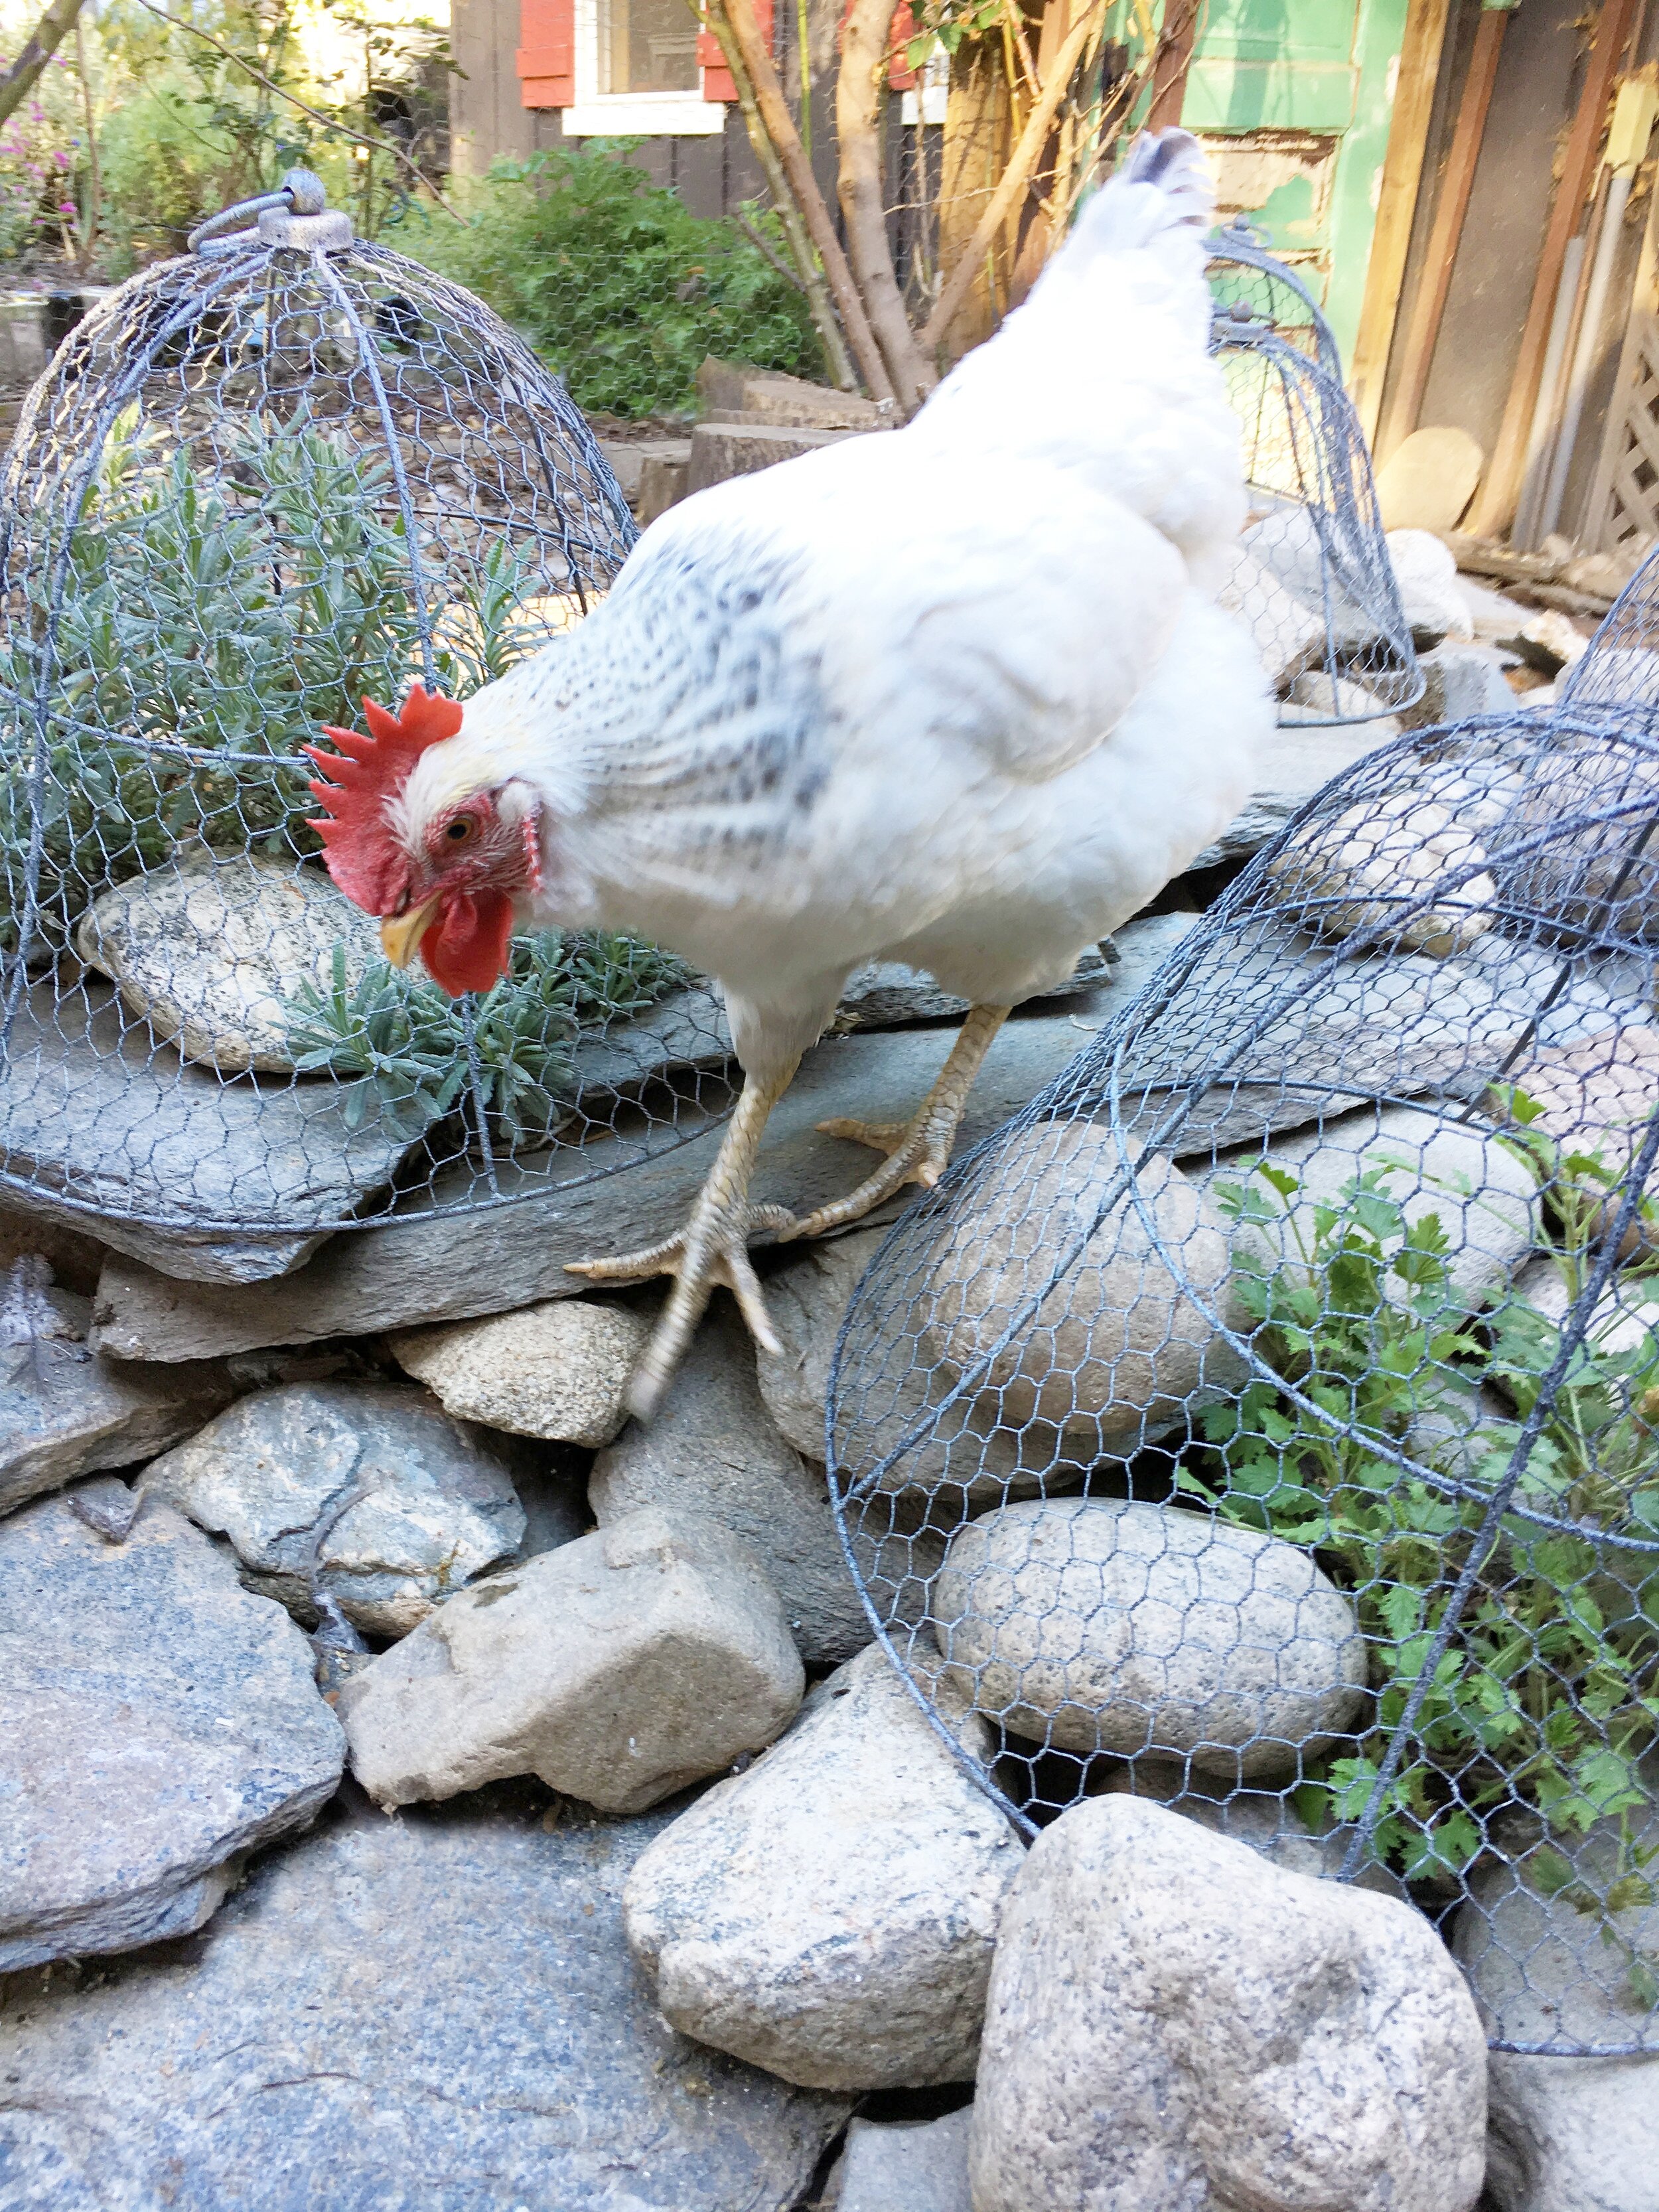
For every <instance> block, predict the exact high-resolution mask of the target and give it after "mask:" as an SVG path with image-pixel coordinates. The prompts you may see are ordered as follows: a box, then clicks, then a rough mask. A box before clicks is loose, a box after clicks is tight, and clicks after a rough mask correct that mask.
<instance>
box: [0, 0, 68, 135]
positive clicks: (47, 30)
mask: <svg viewBox="0 0 1659 2212" xmlns="http://www.w3.org/2000/svg"><path fill="white" fill-rule="evenodd" d="M81 6H82V0H52V5H51V6H50V7H49V8H48V9H46V14H45V15H42V17H41V18H40V21H39V22H38V23H37V24H36V25H35V27H34V28H33V31H32V32H31V33H30V34H29V36H28V37H27V39H25V40H24V41H23V46H22V51H21V53H19V55H18V57H17V58H16V60H15V62H14V63H13V64H12V65H11V67H10V68H9V70H7V71H6V73H5V75H4V76H0V123H3V122H4V121H5V119H6V118H7V117H8V116H9V115H12V114H15V112H16V111H17V109H18V108H19V107H21V106H22V104H23V102H24V101H25V100H27V98H28V96H29V94H30V93H31V92H33V89H34V87H35V85H36V83H37V82H38V81H39V79H40V72H41V70H43V69H45V67H46V64H47V63H48V62H49V61H50V60H51V59H52V56H53V55H54V54H55V53H56V52H57V51H58V47H59V46H62V45H63V43H64V40H65V39H66V38H67V37H68V36H69V33H70V30H71V29H72V28H73V27H74V23H75V19H76V16H77V15H79V14H80V12H81Z"/></svg>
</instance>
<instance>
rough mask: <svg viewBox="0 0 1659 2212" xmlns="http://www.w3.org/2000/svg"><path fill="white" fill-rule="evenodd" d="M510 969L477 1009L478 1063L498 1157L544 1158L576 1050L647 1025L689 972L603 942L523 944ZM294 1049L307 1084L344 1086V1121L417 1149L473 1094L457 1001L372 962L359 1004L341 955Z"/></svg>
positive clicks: (626, 941)
mask: <svg viewBox="0 0 1659 2212" xmlns="http://www.w3.org/2000/svg"><path fill="white" fill-rule="evenodd" d="M512 960H513V964H512V968H511V970H510V972H509V973H508V974H507V975H504V976H503V977H502V979H501V981H500V982H499V983H497V984H496V985H495V987H494V988H493V989H492V990H490V991H488V992H486V993H485V994H484V995H483V998H481V999H480V1000H478V1001H477V1007H476V1009H475V1013H474V1022H473V1036H472V1042H473V1049H474V1052H475V1053H476V1055H477V1065H478V1072H479V1075H480V1077H481V1084H480V1088H481V1090H482V1091H483V1098H484V1103H485V1111H486V1112H487V1113H488V1114H489V1119H490V1138H491V1141H492V1143H493V1144H495V1145H497V1146H501V1147H502V1148H503V1149H505V1150H507V1151H517V1150H520V1149H522V1148H524V1147H526V1146H534V1145H538V1144H544V1143H546V1142H547V1140H548V1139H550V1137H552V1136H553V1135H554V1133H556V1130H557V1128H558V1126H559V1124H560V1122H561V1121H562V1120H563V1118H564V1115H565V1113H566V1111H567V1109H568V1105H569V1103H570V1100H571V1098H572V1097H573V1095H574V1087H575V1085H574V1073H575V1068H574V1060H573V1058H572V1048H573V1047H574V1043H575V1041H576V1038H577V1036H578V1035H579V1033H580V1030H582V1029H584V1028H591V1027H593V1026H595V1025H598V1024H603V1023H605V1021H608V1020H611V1019H612V1018H616V1017H617V1016H619V1015H622V1016H625V1015H628V1014H633V1013H641V1012H644V1010H645V1009H646V1008H647V1006H653V1005H654V1003H655V1002H656V1000H659V998H661V997H662V995H663V994H664V993H665V991H669V990H671V989H672V988H673V987H675V986H676V985H677V984H678V983H681V982H684V981H685V979H686V976H687V974H688V970H687V969H686V968H685V966H684V963H683V962H681V961H679V960H678V959H676V958H675V957H674V956H673V955H672V954H671V953H667V952H660V951H658V950H657V949H656V948H655V947H654V946H653V945H641V944H638V943H636V942H635V940H634V939H632V938H627V937H616V936H612V935H611V934H610V933H608V932H605V931H597V930H596V931H591V932H584V933H580V934H575V935H571V936H568V937H567V936H562V935H561V934H559V933H549V934H547V935H545V936H543V937H532V938H517V939H514V940H513V955H512ZM289 1046H290V1048H291V1049H292V1050H293V1052H294V1054H295V1066H297V1067H298V1068H299V1069H300V1070H301V1073H320V1072H323V1071H326V1072H327V1073H330V1074H332V1075H335V1076H338V1077H342V1078H343V1079H345V1080H346V1082H347V1085H348V1090H347V1094H346V1100H345V1119H346V1126H347V1127H348V1128H357V1127H361V1126H362V1123H363V1122H364V1121H368V1119H369V1118H370V1117H371V1116H374V1117H376V1118H380V1119H384V1120H385V1121H386V1122H387V1123H388V1124H389V1125H390V1126H392V1127H394V1128H397V1127H403V1128H404V1129H406V1131H407V1133H410V1134H411V1135H414V1134H418V1133H420V1131H422V1130H423V1129H425V1128H426V1127H428V1125H429V1124H430V1123H431V1122H432V1121H434V1120H435V1119H436V1118H438V1117H440V1116H441V1115H446V1114H448V1113H451V1112H453V1110H454V1109H456V1108H457V1107H458V1106H459V1103H460V1102H461V1098H462V1095H463V1093H464V1092H465V1090H466V1088H467V1085H468V1080H469V1073H470V1063H469V1059H468V1054H467V1040H466V1030H465V1024H464V1019H463V1016H462V1012H461V1009H460V1008H459V1006H458V1005H457V1004H456V1002H455V1000H453V999H452V998H450V997H449V996H448V995H447V994H446V993H445V992H443V991H441V990H440V989H439V987H438V986H437V985H436V984H435V983H431V982H428V981H427V980H426V979H425V978H424V977H423V976H420V975H412V974H411V975H399V974H398V971H397V970H396V969H394V968H392V966H391V965H390V963H387V962H386V961H377V962H376V963H374V966H373V967H372V968H371V969H369V970H368V974H367V975H364V977H363V979H362V981H361V982H360V983H359V984H358V985H357V987H356V989H355V990H354V989H353V988H352V987H350V985H349V981H348V980H347V975H346V966H345V951H344V948H343V946H340V945H337V946H336V947H335V950H334V975H333V979H332V985H331V988H330V989H329V990H328V991H326V992H322V991H319V990H318V989H317V988H316V987H315V986H314V985H312V984H306V985H304V986H302V987H301V991H300V992H299V994H298V995H297V996H296V997H295V999H294V1000H292V1001H291V1002H290V1006H289Z"/></svg>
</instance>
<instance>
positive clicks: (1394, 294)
mask: <svg viewBox="0 0 1659 2212" xmlns="http://www.w3.org/2000/svg"><path fill="white" fill-rule="evenodd" d="M1449 12H1450V0H1411V6H1410V8H1409V9H1408V10H1407V16H1406V35H1405V39H1404V41H1403V43H1402V44H1401V49H1400V74H1399V76H1398V79H1397V81H1396V82H1395V95H1394V114H1393V118H1392V119H1391V120H1390V122H1389V145H1388V151H1387V153H1386V154H1385V155H1383V184H1382V188H1381V191H1380V192H1379V195H1378V197H1377V204H1376V227H1375V228H1374V229H1373V230H1372V233H1371V252H1370V261H1369V263H1368V264H1367V266H1366V270H1365V292H1364V300H1363V301H1362V303H1361V306H1360V310H1359V328H1358V333H1357V335H1356V337H1355V339H1354V347H1353V356H1352V368H1351V369H1350V372H1349V376H1348V389H1349V391H1350V392H1351V393H1352V397H1353V404H1354V405H1355V407H1356V408H1357V409H1358V411H1359V419H1360V422H1361V424H1362V425H1363V426H1364V432H1365V435H1366V436H1367V438H1370V436H1372V435H1374V433H1375V431H1376V419H1377V416H1378V413H1379V411H1380V410H1381V408H1382V404H1383V378H1384V376H1385V375H1386V374H1387V373H1388V366H1389V351H1390V349H1391V348H1392V345H1393V343H1394V325H1395V316H1396V315H1397V314H1398V313H1399V310H1400V291H1401V284H1402V283H1403V282H1404V280H1405V274H1406V255H1407V249H1408V248H1409V246H1410V245H1411V239H1412V222H1413V218H1414V217H1415V216H1416V213H1417V195H1418V191H1419V186H1420V185H1421V182H1422V177H1423V160H1424V154H1425V149H1426V146H1427V143H1428V133H1429V118H1430V114H1431V111H1432V109H1433V106H1434V88H1435V85H1436V83H1437V81H1438V78H1439V75H1440V56H1441V51H1442V49H1443V46H1444V45H1445V40H1446V19H1447V16H1448V15H1449Z"/></svg>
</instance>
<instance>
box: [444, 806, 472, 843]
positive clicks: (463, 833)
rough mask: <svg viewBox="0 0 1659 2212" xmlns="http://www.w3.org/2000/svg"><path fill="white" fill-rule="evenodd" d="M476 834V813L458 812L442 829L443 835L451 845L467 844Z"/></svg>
mask: <svg viewBox="0 0 1659 2212" xmlns="http://www.w3.org/2000/svg"><path fill="white" fill-rule="evenodd" d="M477 834H478V817H477V815H476V814H458V815H457V816H456V817H455V819H454V820H453V822H451V823H447V825H446V827H445V829H444V836H445V838H446V839H447V842H449V843H450V844H452V845H465V844H467V843H469V842H471V839H472V838H474V837H476V836H477Z"/></svg>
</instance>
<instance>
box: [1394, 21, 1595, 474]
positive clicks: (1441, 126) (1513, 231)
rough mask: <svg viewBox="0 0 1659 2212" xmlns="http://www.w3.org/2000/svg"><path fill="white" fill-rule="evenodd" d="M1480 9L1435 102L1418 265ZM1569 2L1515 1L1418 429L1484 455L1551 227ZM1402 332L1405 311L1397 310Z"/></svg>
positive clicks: (1572, 58)
mask: <svg viewBox="0 0 1659 2212" xmlns="http://www.w3.org/2000/svg"><path fill="white" fill-rule="evenodd" d="M1478 12H1479V10H1478V9H1477V8H1476V7H1475V6H1474V5H1472V4H1470V0H1464V4H1463V5H1462V8H1461V9H1460V10H1459V15H1458V21H1457V23H1456V25H1455V31H1456V37H1455V41H1454V42H1453V43H1452V46H1451V53H1450V67H1449V69H1448V70H1446V71H1445V72H1444V73H1443V83H1442V88H1441V98H1440V100H1439V101H1438V102H1437V117H1436V123H1437V126H1438V127H1437V140H1438V143H1437V145H1436V146H1435V147H1434V148H1432V149H1431V162H1432V167H1433V170H1434V182H1435V185H1436V188H1437V186H1438V181H1439V177H1438V173H1439V171H1440V169H1441V168H1442V167H1443V163H1444V158H1445V152H1446V149H1447V146H1448V144H1449V139H1450V134H1451V127H1452V124H1453V121H1454V120H1455V115H1456V104H1457V99H1458V96H1459V95H1460V94H1461V93H1462V82H1463V76H1464V73H1465V71H1466V70H1467V68H1468V53H1469V47H1470V45H1471V43H1472V41H1473V38H1474V24H1475V18H1476V16H1477V14H1478ZM1578 12H1579V11H1578V10H1577V9H1575V8H1574V7H1573V6H1572V4H1571V0H1523V4H1522V6H1521V7H1520V8H1519V9H1516V12H1515V14H1514V15H1511V17H1510V22H1509V27H1508V29H1507V30H1506V32H1505V33H1504V52H1503V57H1502V59H1501V61H1500V63H1499V65H1498V82H1497V84H1496V86H1495V87H1494V88H1493V92H1492V108H1491V112H1490V113H1489V115H1488V117H1487V120H1486V138H1485V141H1484V143H1483V144H1482V147H1481V153H1480V166H1479V167H1478V168H1477V169H1476V171H1475V175H1474V191H1473V192H1472V194H1471V195H1470V199H1469V212H1468V221H1467V222H1466V223H1465V224H1464V228H1463V240H1462V249H1461V251H1460V252H1459V253H1458V256H1457V260H1456V263H1455V267H1454V270H1453V274H1452V283H1451V291H1450V293H1449V296H1448V298H1447V301H1446V313H1445V319H1444V321H1443V324H1442V325H1441V331H1440V343H1439V344H1438V346H1437V348H1436V349H1435V356H1434V366H1433V368H1432V369H1431V372H1430V374H1429V383H1428V389H1427V391H1426V392H1425V395H1424V403H1423V413H1422V416H1421V420H1422V421H1423V422H1425V423H1429V422H1435V423H1440V422H1449V423H1454V424H1455V425H1456V426H1457V427H1458V428H1460V429H1464V430H1468V432H1469V434H1470V435H1471V436H1473V437H1474V438H1477V439H1478V440H1479V441H1480V445H1481V447H1483V449H1484V450H1485V451H1486V453H1491V451H1492V446H1493V443H1494V441H1496V438H1497V435H1498V423H1499V422H1500V421H1501V420H1502V418H1503V413H1504V400H1505V398H1506V397H1507V395H1508V392H1509V387H1510V376H1511V375H1512V374H1513V373H1514V369H1515V357H1516V352H1517V351H1518V350H1519V348H1520V343H1521V327H1522V323H1523V322H1524V321H1525V319H1526V313H1527V304H1528V300H1529V299H1530V297H1531V295H1532V284H1533V278H1534V273H1535V271H1536V269H1537V264H1538V254H1539V249H1540V247H1541V245H1542V243H1543V237H1544V229H1545V226H1546V224H1547V222H1548V221H1549V208H1550V193H1551V170H1552V164H1553V161H1554V158H1555V151H1556V145H1557V142H1558V139H1559V134H1560V133H1561V132H1562V131H1564V130H1565V128H1566V127H1567V125H1569V124H1570V123H1571V118H1572V111H1573V104H1574V101H1575V100H1576V99H1577V93H1578V82H1579V78H1580V76H1581V74H1582V59H1583V57H1582V54H1581V50H1580V47H1581V34H1580V33H1579V31H1578V29H1577V26H1576V23H1575V20H1574V19H1575V16H1576V15H1577V14H1578ZM1437 197H1438V191H1437V189H1436V190H1434V191H1425V193H1424V194H1423V195H1422V197H1421V200H1420V201H1419V207H1418V212H1417V220H1416V222H1415V224H1414V226H1413V233H1412V253H1411V261H1410V264H1408V265H1409V266H1410V267H1411V269H1412V270H1413V272H1417V271H1419V270H1421V267H1422V261H1423V256H1424V252H1425V247H1426V246H1427V242H1428V233H1429V228H1430V226H1431V223H1432V222H1433V220H1434V206H1435V202H1436V200H1437ZM1401 308H1402V312H1401V322H1400V325H1399V327H1401V328H1402V329H1403V328H1404V325H1405V319H1406V316H1407V314H1408V313H1409V312H1410V297H1409V292H1408V293H1407V297H1406V298H1405V299H1404V300H1403V301H1402V302H1401Z"/></svg>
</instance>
